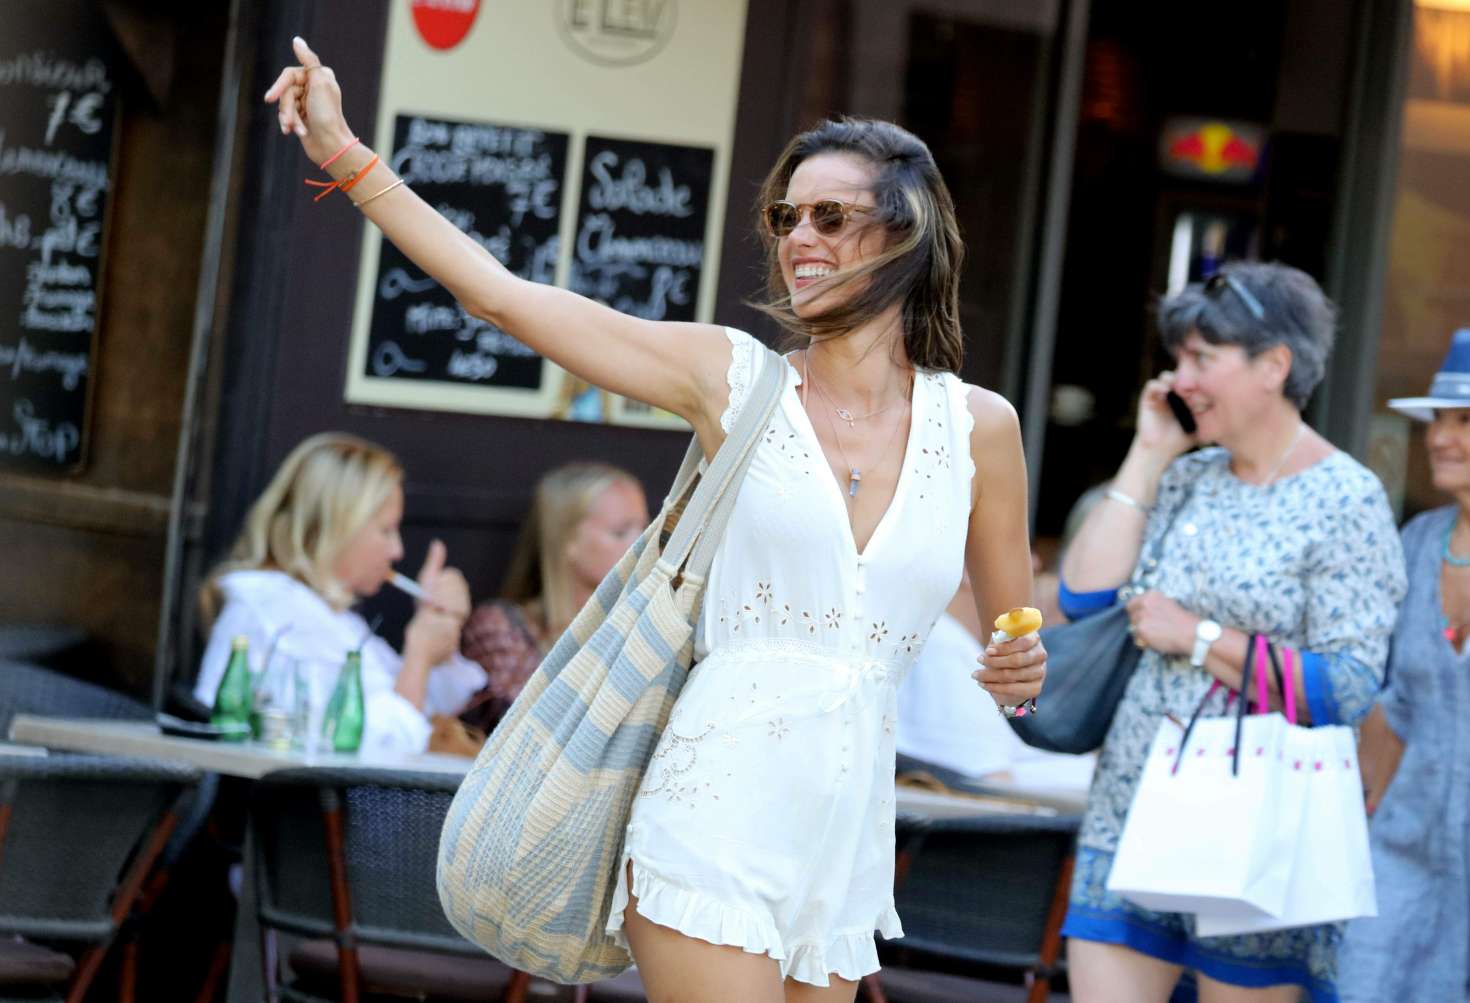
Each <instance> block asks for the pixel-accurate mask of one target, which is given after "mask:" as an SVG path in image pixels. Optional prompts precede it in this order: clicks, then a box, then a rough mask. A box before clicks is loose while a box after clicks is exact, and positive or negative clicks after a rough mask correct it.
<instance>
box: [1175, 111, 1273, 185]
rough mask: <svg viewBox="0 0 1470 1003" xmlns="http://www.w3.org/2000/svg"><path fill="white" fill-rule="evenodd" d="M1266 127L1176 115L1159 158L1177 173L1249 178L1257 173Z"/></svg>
mask: <svg viewBox="0 0 1470 1003" xmlns="http://www.w3.org/2000/svg"><path fill="white" fill-rule="evenodd" d="M1264 144H1265V130H1264V129H1263V128H1261V127H1260V126H1257V125H1251V124H1249V123H1243V122H1222V121H1219V120H1217V119H1201V118H1187V119H1182V118H1176V119H1170V120H1169V121H1168V122H1166V123H1165V124H1164V130H1163V134H1162V135H1161V136H1160V138H1159V159H1160V161H1161V164H1162V166H1163V167H1164V169H1165V170H1167V171H1169V172H1171V173H1173V174H1183V175H1186V176H1193V177H1206V178H1209V179H1211V180H1213V181H1248V180H1250V179H1251V177H1253V176H1254V175H1255V173H1256V167H1257V166H1258V165H1259V164H1260V161H1261V149H1262V147H1263V146H1264Z"/></svg>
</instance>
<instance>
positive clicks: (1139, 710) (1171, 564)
mask: <svg viewBox="0 0 1470 1003" xmlns="http://www.w3.org/2000/svg"><path fill="white" fill-rule="evenodd" d="M1176 509H1177V510H1179V511H1178V517H1177V519H1175V520H1174V524H1173V528H1172V529H1170V530H1169V532H1168V536H1167V539H1165V541H1164V545H1163V552H1162V553H1161V554H1160V557H1159V561H1158V566H1157V567H1153V568H1141V569H1139V570H1140V572H1141V573H1142V576H1143V580H1144V581H1145V582H1146V583H1147V584H1148V585H1149V586H1150V587H1152V588H1154V589H1157V590H1158V591H1160V592H1163V593H1164V594H1165V595H1168V596H1170V597H1171V598H1173V599H1174V600H1176V601H1177V602H1179V603H1180V604H1181V605H1183V606H1184V607H1185V608H1186V609H1188V610H1189V611H1191V612H1192V613H1195V614H1198V615H1200V616H1205V617H1209V618H1210V619H1213V620H1216V621H1218V622H1219V623H1221V624H1223V625H1225V626H1227V627H1235V628H1236V629H1238V630H1242V631H1247V632H1259V633H1264V634H1266V635H1268V636H1269V637H1271V638H1272V639H1273V640H1275V641H1277V642H1279V643H1285V644H1288V645H1290V646H1292V647H1294V648H1297V649H1298V650H1300V652H1301V666H1302V675H1303V681H1304V684H1305V690H1306V699H1307V704H1308V707H1309V709H1310V711H1311V720H1312V722H1313V723H1314V724H1342V723H1348V724H1351V723H1355V722H1356V721H1358V720H1359V719H1360V718H1361V717H1362V716H1363V715H1364V714H1366V713H1367V712H1368V709H1369V707H1370V706H1371V705H1372V703H1373V700H1374V698H1375V696H1376V695H1377V693H1378V690H1379V687H1380V685H1381V683H1382V680H1383V666H1384V661H1385V659H1386V657H1387V653H1388V641H1389V636H1390V634H1391V633H1392V631H1393V626H1394V621H1395V618H1396V616H1397V613H1398V604H1399V602H1400V601H1401V600H1402V598H1403V596H1404V592H1405V588H1406V584H1405V575H1404V559H1403V552H1402V550H1401V548H1400V544H1399V535H1398V532H1397V531H1396V529H1395V527H1394V522H1393V515H1392V513H1391V512H1390V510H1389V507H1388V502H1387V499H1386V498H1385V496H1384V492H1383V488H1382V485H1381V484H1380V483H1379V481H1378V479H1377V478H1376V477H1374V475H1373V474H1372V473H1371V472H1369V471H1368V470H1367V469H1366V468H1365V467H1363V466H1362V465H1361V464H1359V463H1358V462H1356V461H1355V460H1353V459H1352V458H1351V457H1349V456H1347V455H1346V454H1345V453H1341V452H1336V453H1333V454H1331V455H1330V456H1328V457H1327V458H1325V459H1323V460H1321V461H1320V462H1318V463H1316V464H1314V465H1313V466H1311V467H1308V468H1307V469H1306V470H1303V471H1301V472H1299V473H1297V474H1295V475H1293V476H1290V477H1284V478H1282V479H1281V480H1278V481H1275V482H1273V483H1271V484H1269V485H1266V486H1256V485H1251V484H1247V483H1245V482H1244V481H1241V480H1240V479H1239V478H1237V477H1236V476H1235V475H1234V474H1232V473H1231V471H1230V455H1229V453H1227V452H1226V451H1225V450H1223V449H1218V448H1211V449H1205V450H1201V451H1199V452H1196V453H1192V454H1189V455H1187V456H1184V457H1181V458H1180V459H1179V460H1176V461H1175V462H1174V463H1173V464H1172V465H1171V466H1170V468H1169V469H1168V471H1167V472H1166V473H1165V474H1164V477H1163V480H1162V482H1161V484H1160V487H1159V497H1158V503H1157V504H1156V505H1155V506H1154V509H1153V511H1152V513H1151V515H1150V518H1149V523H1148V528H1147V530H1146V540H1145V545H1144V548H1143V552H1144V553H1149V552H1150V551H1151V548H1152V541H1153V540H1155V539H1156V538H1157V537H1158V536H1159V535H1160V534H1162V533H1164V531H1165V529H1166V527H1168V526H1169V520H1170V517H1171V515H1173V514H1174V512H1175V510H1176ZM1213 678H1214V677H1213V676H1211V675H1210V674H1209V673H1208V672H1206V671H1205V670H1204V669H1198V668H1194V667H1193V666H1191V665H1190V664H1189V659H1188V657H1187V656H1170V655H1163V654H1160V653H1159V652H1156V651H1152V650H1149V651H1145V652H1144V653H1143V657H1142V659H1141V660H1140V662H1139V665H1138V670H1137V671H1136V672H1135V673H1134V676H1133V678H1132V679H1131V680H1130V682H1129V684H1128V689H1127V691H1126V693H1125V695H1124V698H1123V702H1122V704H1121V705H1120V706H1119V708H1118V714H1117V716H1116V717H1115V718H1114V719H1113V723H1112V727H1111V728H1110V729H1109V731H1108V737H1107V739H1106V741H1105V742H1104V744H1103V748H1102V752H1101V755H1100V756H1099V759H1098V766H1097V772H1096V774H1095V776H1094V778H1093V784H1092V790H1091V793H1090V795H1089V799H1088V807H1087V813H1086V815H1085V817H1084V819H1083V824H1082V831H1081V833H1080V834H1079V837H1078V849H1077V866H1076V871H1075V874H1074V877H1073V882H1072V894H1071V904H1070V908H1069V910H1068V913H1067V920H1066V923H1065V925H1064V926H1063V931H1062V932H1063V933H1064V934H1065V935H1066V936H1068V937H1073V938H1077V939H1082V940H1091V941H1099V942H1102V943H1108V944H1121V945H1123V946H1126V947H1130V948H1132V949H1134V950H1136V951H1139V952H1141V953H1143V954H1147V955H1150V956H1152V957H1156V958H1159V959H1161V960H1163V961H1167V962H1169V963H1171V964H1178V965H1183V966H1184V967H1185V968H1188V969H1195V970H1198V971H1200V972H1202V973H1203V974H1205V975H1207V976H1209V977H1210V978H1212V979H1215V980H1217V981H1221V982H1226V983H1230V984H1233V985H1240V986H1253V987H1259V986H1268V985H1279V984H1285V983H1294V984H1297V985H1300V986H1302V987H1303V988H1304V989H1305V990H1306V991H1307V995H1308V998H1310V999H1311V1001H1312V1003H1336V1001H1337V1000H1338V993H1337V988H1336V969H1337V945H1338V942H1339V940H1340V939H1341V936H1342V928H1341V925H1328V926H1316V927H1301V928H1296V929H1290V930H1282V931H1277V932H1272V933H1262V934H1252V935H1246V936H1234V937H1199V936H1197V935H1196V934H1195V932H1194V920H1193V917H1192V916H1188V915H1180V914H1170V913H1158V912H1152V911H1150V910H1147V909H1143V908H1140V907H1138V906H1135V905H1133V904H1132V903H1130V902H1127V901H1124V900H1123V899H1122V898H1120V897H1118V896H1117V895H1114V894H1112V893H1111V892H1109V891H1108V890H1107V879H1108V871H1109V870H1110V869H1111V867H1112V861H1113V853H1114V851H1115V850H1116V849H1117V846H1118V837H1119V835H1120V834H1121V832H1122V829H1123V823H1124V821H1125V820H1126V819H1127V817H1128V809H1129V806H1130V805H1131V804H1132V801H1133V793H1134V789H1135V787H1136V786H1137V783H1138V778H1139V776H1140V774H1141V772H1142V768H1143V762H1144V759H1145V758H1146V756H1147V753H1148V748H1149V745H1150V743H1151V742H1152V741H1153V737H1154V734H1155V732H1156V731H1157V730H1158V727H1159V723H1160V721H1161V720H1162V719H1163V718H1164V716H1165V715H1170V714H1172V715H1173V716H1174V717H1176V718H1179V719H1181V720H1183V719H1186V718H1188V716H1189V715H1190V714H1191V713H1192V712H1193V711H1194V708H1195V707H1196V706H1197V705H1198V704H1199V702H1200V700H1201V699H1202V698H1203V697H1204V696H1205V693H1206V691H1207V690H1208V689H1209V687H1210V684H1211V682H1212V680H1213ZM1225 699H1226V698H1225V694H1224V692H1223V691H1222V692H1219V693H1217V694H1215V695H1214V696H1213V697H1212V698H1211V700H1210V702H1209V703H1207V704H1206V707H1205V711H1204V713H1205V715H1207V716H1215V715H1221V714H1224V713H1225V711H1226V705H1225ZM1043 702H1044V701H1043ZM1175 998H1176V1000H1178V999H1180V998H1181V997H1180V996H1179V995H1176V997H1175Z"/></svg>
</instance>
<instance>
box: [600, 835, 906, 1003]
mask: <svg viewBox="0 0 1470 1003" xmlns="http://www.w3.org/2000/svg"><path fill="white" fill-rule="evenodd" d="M630 862H632V855H631V854H626V853H625V854H624V855H623V860H622V863H621V864H620V865H619V869H618V883H617V887H616V888H615V889H614V891H613V901H612V909H611V910H610V911H609V912H608V917H607V926H606V932H607V934H608V936H610V937H612V938H613V940H614V941H615V942H616V943H617V944H618V946H620V947H622V948H624V949H625V950H626V949H627V947H628V938H627V936H626V935H625V934H624V933H623V910H625V909H626V908H627V907H628V894H629V889H628V880H627V873H628V864H629V863H630ZM632 894H633V895H634V896H635V897H637V899H638V913H639V915H641V916H643V917H644V918H646V919H648V920H649V921H650V922H653V923H657V924H658V925H659V926H666V927H668V928H670V929H671V930H677V931H679V932H680V933H682V934H684V936H686V937H694V938H695V939H697V940H703V941H707V942H709V943H711V944H720V945H722V946H726V947H738V948H740V949H741V950H742V951H745V952H746V953H747V954H764V955H766V956H768V957H770V958H771V959H773V960H774V961H776V962H777V963H778V964H779V965H780V966H781V977H782V978H789V979H795V980H796V981H797V982H805V983H807V984H808V985H814V986H821V987H824V988H825V987H826V986H828V985H830V984H831V982H830V980H829V979H828V978H827V976H828V975H829V974H831V975H836V976H837V977H838V978H842V979H847V980H849V981H853V982H856V981H857V980H858V979H861V978H862V977H863V976H864V975H871V974H872V973H873V972H876V971H877V970H878V968H879V965H878V949H877V947H876V946H875V945H874V943H873V932H874V931H875V930H876V931H877V932H878V933H879V934H881V935H882V936H883V938H884V939H885V940H893V939H895V938H898V937H902V936H903V926H902V925H901V924H900V923H899V921H898V913H897V912H896V911H894V908H893V903H892V902H891V901H890V902H889V904H888V906H887V908H885V909H884V910H883V913H882V915H880V916H879V917H878V919H877V920H876V921H875V922H874V924H873V926H872V928H871V929H865V930H852V931H846V932H841V933H837V934H834V935H833V936H832V937H830V938H829V939H828V940H827V941H826V942H825V943H820V944H819V943H812V942H802V943H797V944H792V945H791V947H790V950H789V951H788V950H787V946H786V943H785V941H784V939H783V938H782V936H781V933H780V931H779V930H777V929H776V924H775V921H774V920H773V919H772V918H771V917H770V916H769V915H758V914H756V913H752V912H748V911H746V910H743V909H737V908H733V907H731V906H729V905H726V904H725V903H723V902H719V901H717V900H716V899H714V898H712V897H711V896H709V895H706V894H704V893H702V892H696V891H693V890H691V889H688V888H684V887H681V886H680V885H677V884H674V883H673V882H671V881H669V880H667V879H665V878H662V877H660V876H658V875H656V874H654V873H653V872H651V871H649V869H648V868H646V867H644V866H643V865H642V864H636V863H635V865H634V867H633V888H632Z"/></svg>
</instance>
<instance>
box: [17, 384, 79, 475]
mask: <svg viewBox="0 0 1470 1003" xmlns="http://www.w3.org/2000/svg"><path fill="white" fill-rule="evenodd" d="M11 417H12V418H13V420H14V421H15V426H16V427H15V429H14V430H12V431H6V430H4V429H0V453H9V454H10V455H11V456H34V457H36V458H38V459H42V460H47V461H49V462H52V463H65V462H66V461H67V459H68V458H69V457H70V456H71V454H72V452H73V451H74V450H75V449H76V448H77V446H79V445H81V442H82V432H81V429H79V428H77V426H76V425H75V424H73V423H72V422H69V421H58V422H55V423H53V422H51V421H48V420H47V419H45V418H38V417H37V416H36V409H35V406H34V405H33V404H31V402H30V401H29V400H27V399H26V398H24V397H22V398H21V399H20V400H18V401H16V402H15V406H14V408H13V409H12V410H11Z"/></svg>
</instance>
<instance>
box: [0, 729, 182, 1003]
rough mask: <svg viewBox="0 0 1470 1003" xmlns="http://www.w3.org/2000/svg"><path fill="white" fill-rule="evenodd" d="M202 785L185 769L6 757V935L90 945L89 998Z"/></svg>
mask: <svg viewBox="0 0 1470 1003" xmlns="http://www.w3.org/2000/svg"><path fill="white" fill-rule="evenodd" d="M198 781H199V773H198V771H197V770H195V769H193V768H192V767H187V766H181V765H178V764H175V763H167V762H158V761H152V760H139V759H115V758H109V757H98V756H72V755H57V754H51V755H25V754H0V935H6V936H18V937H24V938H27V939H30V940H36V941H52V942H58V943H67V944H74V943H81V944H85V945H90V948H89V949H88V950H87V951H85V952H84V954H83V957H82V960H81V962H80V963H79V966H78V972H77V982H79V983H81V986H80V989H81V991H85V982H86V981H89V980H90V979H91V977H92V976H93V975H94V974H95V972H96V968H97V966H98V965H99V964H100V963H101V960H102V956H103V954H104V953H105V951H106V949H107V947H108V946H109V945H110V944H111V941H112V939H113V937H114V935H115V934H116V932H117V929H118V927H119V926H120V925H121V923H122V921H123V920H124V919H125V918H126V917H127V915H128V912H129V910H130V909H131V907H132V905H133V902H134V901H135V900H136V898H137V895H138V892H139V891H140V890H141V888H142V885H143V881H144V879H145V878H146V877H147V876H148V873H149V871H150V870H151V869H152V867H153V865H154V863H155V862H156V861H157V860H158V857H159V855H160V854H161V853H162V851H163V848H164V845H165V843H166V841H167V839H168V837H169V834H170V833H171V831H172V830H173V828H174V825H175V824H176V822H177V819H178V812H179V808H180V805H181V803H182V802H183V801H184V799H185V798H186V797H187V796H188V795H189V794H190V793H191V792H192V791H193V789H194V787H195V785H196V784H197V783H198ZM76 991H77V986H75V985H74V986H73V994H75V993H76Z"/></svg>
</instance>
